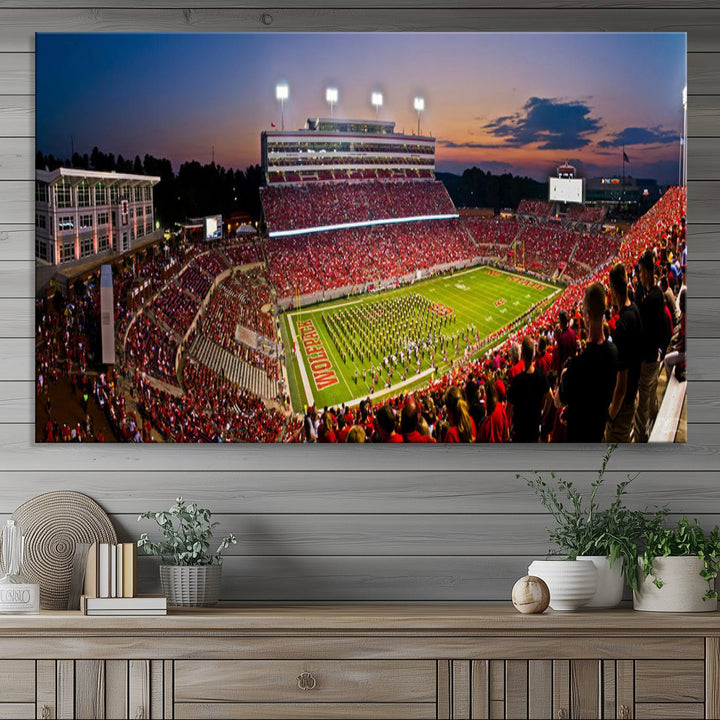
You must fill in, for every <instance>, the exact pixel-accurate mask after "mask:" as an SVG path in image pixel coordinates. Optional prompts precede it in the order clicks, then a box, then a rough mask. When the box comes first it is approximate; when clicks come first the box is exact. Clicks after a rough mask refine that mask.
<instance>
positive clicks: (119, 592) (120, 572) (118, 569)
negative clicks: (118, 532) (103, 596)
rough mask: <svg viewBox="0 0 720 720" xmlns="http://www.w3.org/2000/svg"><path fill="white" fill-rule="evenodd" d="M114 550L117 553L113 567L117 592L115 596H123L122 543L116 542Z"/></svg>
mask: <svg viewBox="0 0 720 720" xmlns="http://www.w3.org/2000/svg"><path fill="white" fill-rule="evenodd" d="M115 552H116V553H117V567H116V569H115V577H117V593H116V597H119V598H121V597H123V546H122V543H118V544H117V545H116V546H115Z"/></svg>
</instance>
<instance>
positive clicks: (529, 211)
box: [517, 200, 552, 218]
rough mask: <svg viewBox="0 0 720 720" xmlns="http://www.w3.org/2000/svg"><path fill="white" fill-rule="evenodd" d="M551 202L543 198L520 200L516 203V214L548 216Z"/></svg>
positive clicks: (550, 211)
mask: <svg viewBox="0 0 720 720" xmlns="http://www.w3.org/2000/svg"><path fill="white" fill-rule="evenodd" d="M551 213H552V204H551V203H549V202H545V201H544V200H521V201H520V204H519V205H518V209H517V214H518V215H532V216H534V217H537V218H547V217H550V214H551Z"/></svg>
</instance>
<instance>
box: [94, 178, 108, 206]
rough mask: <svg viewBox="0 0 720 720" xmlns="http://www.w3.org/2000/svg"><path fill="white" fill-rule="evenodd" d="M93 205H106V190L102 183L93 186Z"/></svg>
mask: <svg viewBox="0 0 720 720" xmlns="http://www.w3.org/2000/svg"><path fill="white" fill-rule="evenodd" d="M95 204H96V205H107V188H106V187H105V186H104V185H103V184H102V183H98V184H97V185H96V186H95Z"/></svg>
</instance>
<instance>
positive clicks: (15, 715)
mask: <svg viewBox="0 0 720 720" xmlns="http://www.w3.org/2000/svg"><path fill="white" fill-rule="evenodd" d="M34 717H35V703H5V702H0V718H2V719H3V720H5V718H7V720H23V719H24V718H34Z"/></svg>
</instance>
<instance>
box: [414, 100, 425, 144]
mask: <svg viewBox="0 0 720 720" xmlns="http://www.w3.org/2000/svg"><path fill="white" fill-rule="evenodd" d="M414 106H415V109H416V110H417V114H418V131H417V134H418V135H419V134H420V113H421V112H422V111H423V110H424V109H425V100H424V99H423V98H421V97H416V98H415V103H414Z"/></svg>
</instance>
